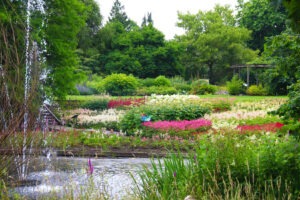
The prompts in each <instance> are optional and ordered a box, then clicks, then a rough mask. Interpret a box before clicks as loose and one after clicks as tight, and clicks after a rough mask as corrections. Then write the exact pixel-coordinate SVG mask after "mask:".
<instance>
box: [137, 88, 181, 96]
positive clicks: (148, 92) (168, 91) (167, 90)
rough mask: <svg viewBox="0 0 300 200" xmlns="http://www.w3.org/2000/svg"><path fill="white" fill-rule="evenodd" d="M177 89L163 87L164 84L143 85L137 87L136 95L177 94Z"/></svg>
mask: <svg viewBox="0 0 300 200" xmlns="http://www.w3.org/2000/svg"><path fill="white" fill-rule="evenodd" d="M177 93H178V92H177V90H176V88H174V87H164V86H152V87H143V88H139V89H138V90H137V91H136V95H138V96H145V95H146V96H150V95H151V94H160V95H167V94H169V95H171V94H177Z"/></svg>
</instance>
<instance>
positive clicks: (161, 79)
mask: <svg viewBox="0 0 300 200" xmlns="http://www.w3.org/2000/svg"><path fill="white" fill-rule="evenodd" d="M154 85H155V86H158V87H159V86H167V87H168V86H171V81H170V79H168V78H166V77H165V76H158V77H156V78H155V79H154Z"/></svg>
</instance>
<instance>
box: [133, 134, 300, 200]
mask: <svg viewBox="0 0 300 200" xmlns="http://www.w3.org/2000/svg"><path fill="white" fill-rule="evenodd" d="M257 137H259V138H257ZM197 143H198V145H197V149H196V153H192V152H191V154H189V157H188V159H186V158H185V157H183V156H182V154H180V153H178V152H177V153H173V154H171V155H170V156H169V157H166V158H164V159H161V160H159V161H158V162H154V161H153V162H152V165H151V167H150V168H147V167H145V169H144V170H143V171H142V172H140V174H139V178H141V180H142V181H141V182H138V184H139V185H138V186H139V187H141V190H139V191H138V193H137V194H138V197H140V198H142V199H184V198H185V197H186V196H188V195H191V196H192V197H193V198H194V199H218V198H220V199H268V198H271V199H282V198H285V197H287V196H290V197H291V198H295V199H297V197H299V195H300V194H299V190H298V188H299V186H300V181H299V180H300V179H299V178H300V177H299V176H300V175H299V172H300V166H299V164H298V163H299V162H300V160H299V156H298V155H299V148H300V147H299V143H298V142H297V141H296V140H295V139H293V138H292V137H288V138H281V137H277V136H276V135H269V136H266V135H262V136H259V135H252V136H249V137H248V136H239V135H237V134H226V136H225V137H224V136H223V135H222V136H220V135H204V136H202V137H201V139H200V140H198V141H197Z"/></svg>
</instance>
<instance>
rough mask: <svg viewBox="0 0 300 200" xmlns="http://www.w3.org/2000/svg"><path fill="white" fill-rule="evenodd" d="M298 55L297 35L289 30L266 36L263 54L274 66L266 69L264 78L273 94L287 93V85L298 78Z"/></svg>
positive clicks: (299, 40) (299, 53) (299, 50)
mask: <svg viewBox="0 0 300 200" xmlns="http://www.w3.org/2000/svg"><path fill="white" fill-rule="evenodd" d="M299 55H300V39H299V35H298V34H295V33H293V32H292V31H291V30H287V31H285V32H283V33H281V34H280V35H277V36H273V37H270V38H268V40H267V42H266V44H265V51H264V53H263V56H264V57H265V58H266V60H269V61H270V62H271V63H272V64H273V65H274V66H276V68H275V69H271V70H268V71H267V72H266V74H265V78H264V79H265V80H266V82H265V83H267V84H268V85H269V87H270V89H271V92H272V93H273V94H281V95H285V94H287V92H288V86H290V85H292V84H293V83H296V82H297V80H298V79H299V78H300V69H299V67H298V66H299V65H300V61H299Z"/></svg>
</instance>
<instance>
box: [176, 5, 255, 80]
mask: <svg viewBox="0 0 300 200" xmlns="http://www.w3.org/2000/svg"><path fill="white" fill-rule="evenodd" d="M178 26H179V27H182V28H184V29H185V31H186V34H185V35H183V36H179V37H178V38H177V39H178V41H179V42H181V43H182V44H184V45H185V47H186V52H185V53H186V54H187V55H186V56H185V57H184V60H185V61H184V62H190V61H191V60H194V62H195V65H198V67H205V68H207V69H208V78H209V81H210V83H212V84H214V83H216V82H218V81H219V80H220V79H222V77H223V78H224V75H225V74H227V72H228V70H226V68H227V67H229V66H230V65H232V64H237V63H244V62H247V61H249V60H251V59H253V58H254V57H255V56H256V52H254V51H252V50H251V49H249V48H247V46H246V42H247V41H248V40H249V39H250V38H251V36H250V33H251V32H250V31H249V30H247V29H246V28H242V27H238V26H237V24H236V20H235V18H234V16H233V11H232V10H230V9H229V7H228V6H224V7H223V6H219V5H217V6H216V7H215V8H214V10H212V11H207V12H203V11H199V12H198V13H197V14H195V15H193V14H189V13H188V14H179V22H178ZM192 73H193V72H192ZM194 74H195V73H194Z"/></svg>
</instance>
